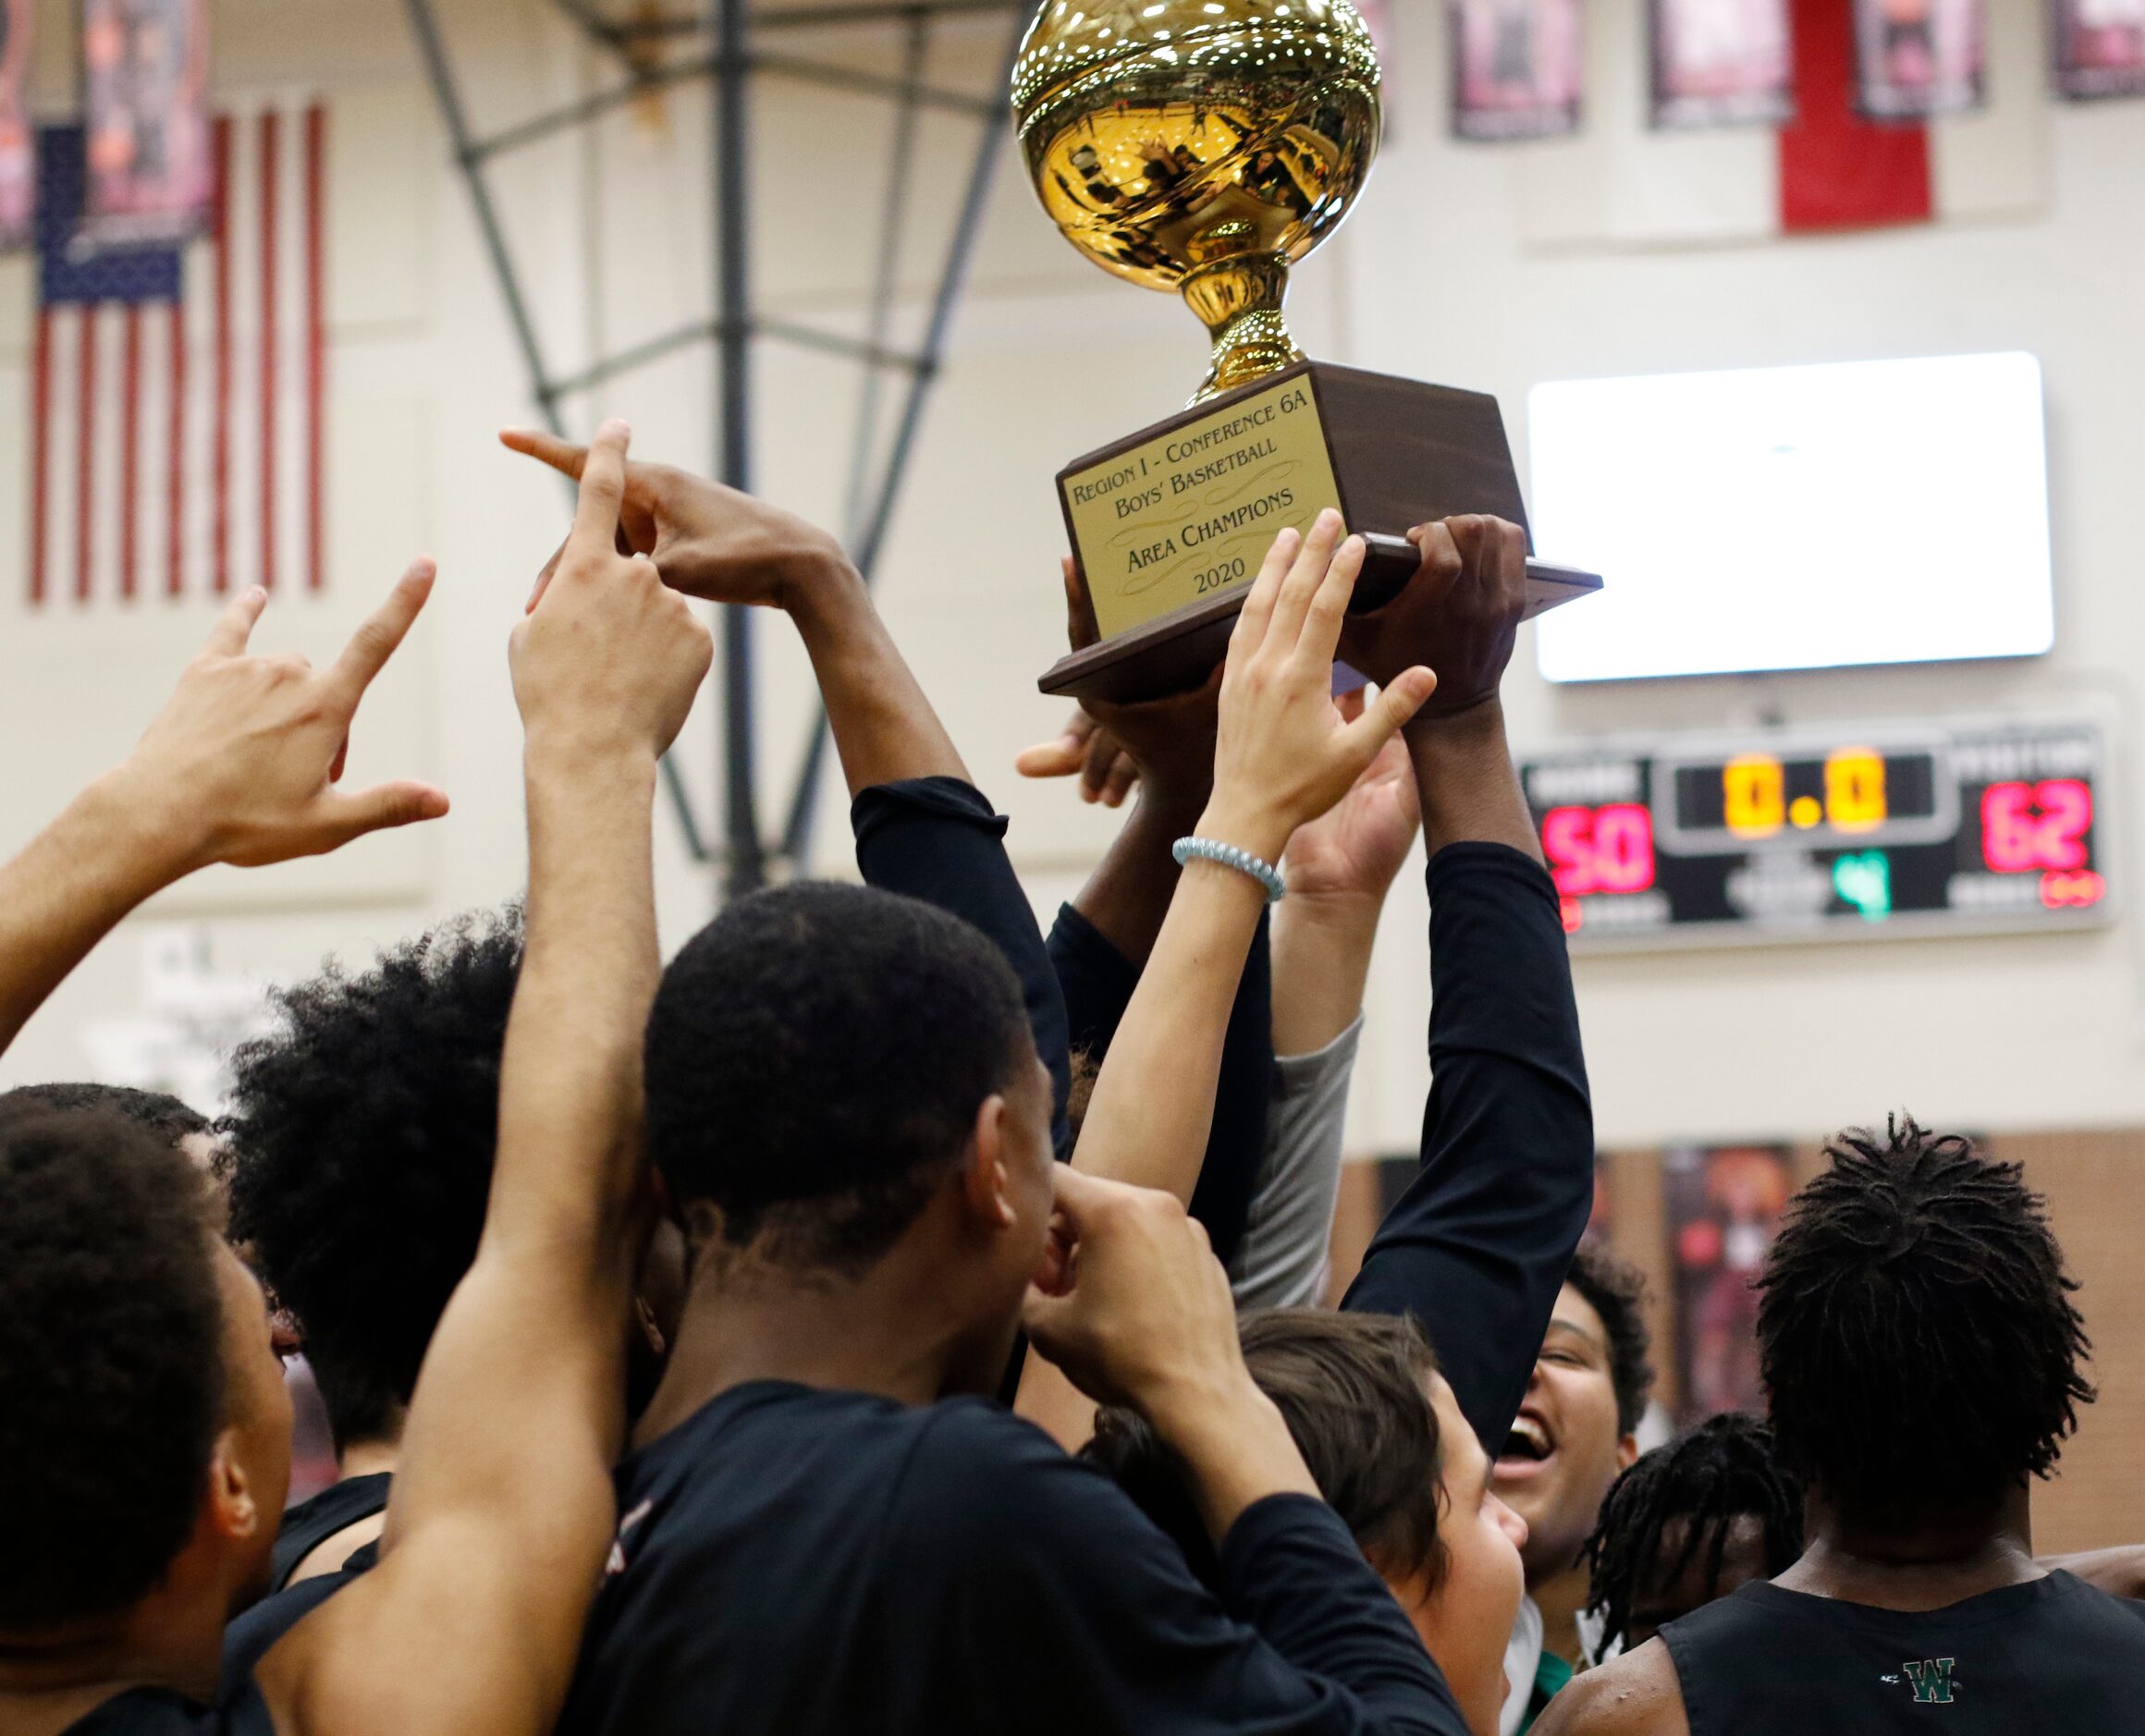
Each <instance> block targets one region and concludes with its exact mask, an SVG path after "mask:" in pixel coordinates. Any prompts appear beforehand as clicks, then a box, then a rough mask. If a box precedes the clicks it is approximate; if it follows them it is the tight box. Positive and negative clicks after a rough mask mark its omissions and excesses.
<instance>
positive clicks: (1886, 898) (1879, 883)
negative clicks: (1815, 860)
mask: <svg viewBox="0 0 2145 1736" xmlns="http://www.w3.org/2000/svg"><path fill="white" fill-rule="evenodd" d="M1832 890H1833V891H1834V892H1837V893H1838V894H1839V895H1840V897H1841V899H1842V900H1843V901H1845V903H1848V904H1851V905H1853V906H1854V907H1855V909H1857V911H1861V912H1862V920H1863V921H1864V922H1869V923H1881V922H1882V921H1883V920H1884V919H1885V918H1886V917H1887V916H1889V915H1891V914H1892V863H1891V862H1890V861H1889V860H1888V859H1887V858H1886V857H1885V854H1884V852H1883V851H1882V850H1857V851H1855V852H1853V853H1852V854H1851V855H1846V856H1842V857H1841V858H1840V859H1839V860H1838V861H1837V862H1833V863H1832Z"/></svg>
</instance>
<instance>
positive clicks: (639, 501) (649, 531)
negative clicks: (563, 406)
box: [499, 428, 854, 609]
mask: <svg viewBox="0 0 2145 1736" xmlns="http://www.w3.org/2000/svg"><path fill="white" fill-rule="evenodd" d="M499 441H500V444H501V445H503V446H506V447H507V448H508V449H509V451H513V452H519V453H521V454H523V455H524V456H525V457H528V458H534V459H535V460H536V461H537V462H538V463H540V464H548V465H549V466H550V467H551V468H552V469H553V470H555V471H558V472H559V474H561V475H562V476H570V477H572V478H573V479H574V480H575V481H577V482H578V481H579V480H580V479H581V477H582V472H583V470H584V468H585V466H586V465H587V462H588V455H589V450H590V449H589V448H588V447H587V446H580V445H577V444H576V443H574V442H573V441H570V440H562V439H560V438H559V437H558V435H557V434H544V433H541V432H538V431H536V430H533V429H524V428H509V429H508V430H506V431H504V432H503V433H502V434H500V435H499ZM618 542H619V552H620V553H621V554H628V555H645V556H649V557H650V558H651V559H652V560H653V561H654V562H655V563H656V570H657V571H659V572H660V573H661V574H662V575H663V582H664V583H665V584H668V585H669V586H671V587H672V588H673V589H675V590H679V591H682V592H683V593H685V594H686V595H687V596H693V597H703V598H705V599H707V600H709V601H711V602H716V603H753V604H760V605H766V606H767V607H772V608H781V609H789V608H793V607H794V606H795V605H796V604H797V603H798V601H799V599H800V594H801V593H803V591H805V590H807V589H809V588H810V587H811V586H812V585H814V584H815V583H816V582H818V581H822V580H824V579H827V578H828V577H842V576H853V573H854V568H852V566H851V565H850V560H849V556H847V555H846V554H844V553H843V552H842V548H841V544H840V543H838V542H837V541H836V540H835V539H834V537H833V536H832V535H830V534H829V533H828V532H825V531H822V530H821V529H819V527H818V526H816V525H815V524H810V523H807V522H806V521H805V520H803V519H800V518H799V517H798V516H797V515H796V514H795V513H793V512H785V511H784V510H783V509H782V508H781V507H775V506H770V505H768V503H767V502H766V501H764V500H760V499H757V498H755V497H754V496H753V495H747V494H742V493H740V492H739V491H738V490H737V489H734V488H729V487H726V486H725V485H724V484H722V483H715V482H709V481H708V480H707V479H705V477H700V476H694V475H693V474H691V473H690V472H688V471H680V470H676V469H673V468H672V467H671V466H669V465H668V464H643V463H640V462H637V461H631V460H629V461H628V462H627V464H626V466H625V471H624V477H623V483H622V486H621V488H620V490H619V515H618ZM561 552H562V553H563V551H561ZM557 566H558V556H556V555H555V556H552V558H551V560H550V561H549V562H548V563H546V564H545V568H544V570H543V571H542V572H541V573H540V574H539V575H538V576H537V580H536V589H535V592H534V593H533V595H532V596H531V597H530V599H529V606H530V607H532V608H533V607H535V605H536V599H537V598H538V597H540V596H542V595H543V594H544V588H545V585H547V584H548V583H549V582H550V581H551V575H552V573H553V571H554V569H555V568H557Z"/></svg>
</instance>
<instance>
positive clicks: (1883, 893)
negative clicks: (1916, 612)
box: [1521, 722, 2108, 946]
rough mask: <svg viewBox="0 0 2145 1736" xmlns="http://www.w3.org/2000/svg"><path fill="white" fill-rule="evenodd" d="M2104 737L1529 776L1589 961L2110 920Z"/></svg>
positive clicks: (1746, 757)
mask: <svg viewBox="0 0 2145 1736" xmlns="http://www.w3.org/2000/svg"><path fill="white" fill-rule="evenodd" d="M1521 776H1522V779H1523V781H1524V783H1525V786H1526V795H1527V802H1528V805H1529V807H1530V808H1531V809H1532V810H1533V813H1534V820H1535V825H1536V827H1537V828H1538V831H1539V832H1540V834H1541V841H1542V851H1543V853H1544V855H1545V856H1547V858H1548V859H1549V864H1550V872H1551V875H1552V876H1553V877H1554V879H1555V881H1556V886H1557V894H1558V898H1559V900H1560V902H1561V903H1562V905H1563V917H1564V928H1565V930H1566V932H1567V933H1569V934H1570V935H1572V937H1573V939H1574V942H1575V944H1577V945H1581V946H1585V945H1588V944H1591V943H1594V942H1600V943H1603V944H1610V945H1624V946H1644V945H1647V944H1649V943H1650V944H1656V945H1659V944H1684V943H1691V942H1696V943H1699V944H1703V943H1706V942H1712V943H1714V944H1720V945H1740V944H1743V943H1745V942H1747V941H1753V940H1796V939H1810V938H1816V937H1820V936H1829V935H1843V936H1862V935H1869V936H1875V935H1895V934H1928V933H1932V932H1936V933H1942V932H1946V931H1952V932H1978V933H1988V932H1991V931H1999V930H2014V929H2041V928H2062V927H2076V926H2079V925H2088V924H2092V923H2099V922H2102V921H2105V920H2106V918H2107V915H2108V883H2107V879H2106V877H2105V873H2104V870H2103V867H2102V862H2101V859H2100V856H2099V853H2098V849H2097V843H2096V837H2097V831H2096V821H2097V818H2098V815H2097V803H2098V797H2099V792H2100V789H2101V787H2102V738H2101V732H2100V728H2099V727H2098V726H2097V725H2095V724H2092V723H2078V722H2069V723H2041V722H2033V723H2026V722H1995V723H1974V724H1958V725H1951V726H1941V725H1940V726H1931V727H1912V728H1901V727H1896V726H1887V727H1867V728H1863V727H1847V728H1842V729H1836V730H1831V731H1827V732H1824V733H1822V734H1812V733H1809V732H1806V731H1796V732H1794V733H1784V732H1783V733H1781V734H1778V735H1760V736H1738V737H1694V736H1672V737H1662V738H1660V739H1657V740H1650V741H1643V742H1620V743H1616V744H1613V745H1604V746H1601V747H1598V748H1593V749H1589V750H1587V751H1585V752H1566V753H1558V754H1555V755H1544V756H1542V757H1539V758H1535V759H1530V760H1527V761H1526V763H1525V764H1523V765H1522V767H1521Z"/></svg>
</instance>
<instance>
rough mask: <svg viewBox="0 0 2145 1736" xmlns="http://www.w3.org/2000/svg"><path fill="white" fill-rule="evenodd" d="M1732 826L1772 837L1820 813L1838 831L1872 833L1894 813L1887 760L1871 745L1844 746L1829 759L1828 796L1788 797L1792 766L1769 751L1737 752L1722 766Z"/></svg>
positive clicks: (1737, 832) (1739, 832)
mask: <svg viewBox="0 0 2145 1736" xmlns="http://www.w3.org/2000/svg"><path fill="white" fill-rule="evenodd" d="M1721 797H1722V809H1723V812H1724V814H1725V817H1726V820H1727V825H1728V830H1729V831H1730V832H1731V833H1733V834H1734V836H1735V837H1744V838H1760V837H1771V836H1772V835H1773V834H1774V833H1775V832H1777V831H1779V830H1780V828H1781V827H1782V826H1783V825H1785V824H1787V822H1788V821H1789V820H1791V819H1792V820H1793V821H1794V823H1795V824H1796V825H1797V826H1798V827H1808V826H1814V825H1816V824H1817V823H1818V819H1819V816H1820V812H1821V813H1822V816H1823V817H1824V818H1825V819H1827V820H1829V821H1830V822H1831V823H1832V827H1833V829H1834V830H1835V831H1841V832H1873V831H1875V830H1876V829H1877V828H1878V827H1879V826H1881V825H1883V824H1884V822H1885V820H1886V818H1887V817H1889V815H1890V814H1891V812H1892V809H1891V805H1890V804H1889V803H1888V802H1887V801H1885V797H1884V760H1883V757H1882V756H1881V754H1879V753H1877V752H1875V751H1874V750H1873V749H1870V748H1859V747H1857V748H1841V749H1839V750H1838V751H1837V752H1833V753H1832V754H1831V755H1829V756H1828V757H1827V758H1826V760H1825V800H1824V805H1823V807H1822V809H1821V811H1820V807H1819V804H1818V801H1817V800H1816V798H1815V797H1811V796H1798V797H1797V798H1796V801H1795V802H1794V804H1793V805H1792V806H1790V804H1789V802H1788V800H1787V768H1786V767H1785V766H1784V765H1783V764H1781V763H1780V761H1778V760H1777V759H1775V758H1774V757H1773V756H1772V755H1771V754H1770V753H1738V754H1737V755H1736V756H1735V757H1734V759H1732V760H1730V761H1729V762H1728V763H1727V764H1725V765H1723V766H1722V768H1721Z"/></svg>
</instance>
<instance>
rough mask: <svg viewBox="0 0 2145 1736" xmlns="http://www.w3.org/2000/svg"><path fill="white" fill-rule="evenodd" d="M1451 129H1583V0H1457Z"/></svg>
mask: <svg viewBox="0 0 2145 1736" xmlns="http://www.w3.org/2000/svg"><path fill="white" fill-rule="evenodd" d="M1585 70H1586V68H1585V39H1584V37H1583V36H1582V35H1581V34H1580V27H1579V0H1452V133H1453V136H1454V137H1455V138H1459V139H1486V140H1496V139H1548V138H1554V137H1557V136H1558V135H1560V134H1563V133H1572V132H1576V131H1577V130H1578V129H1579V93H1580V90H1581V87H1582V80H1583V79H1584V76H1585Z"/></svg>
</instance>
